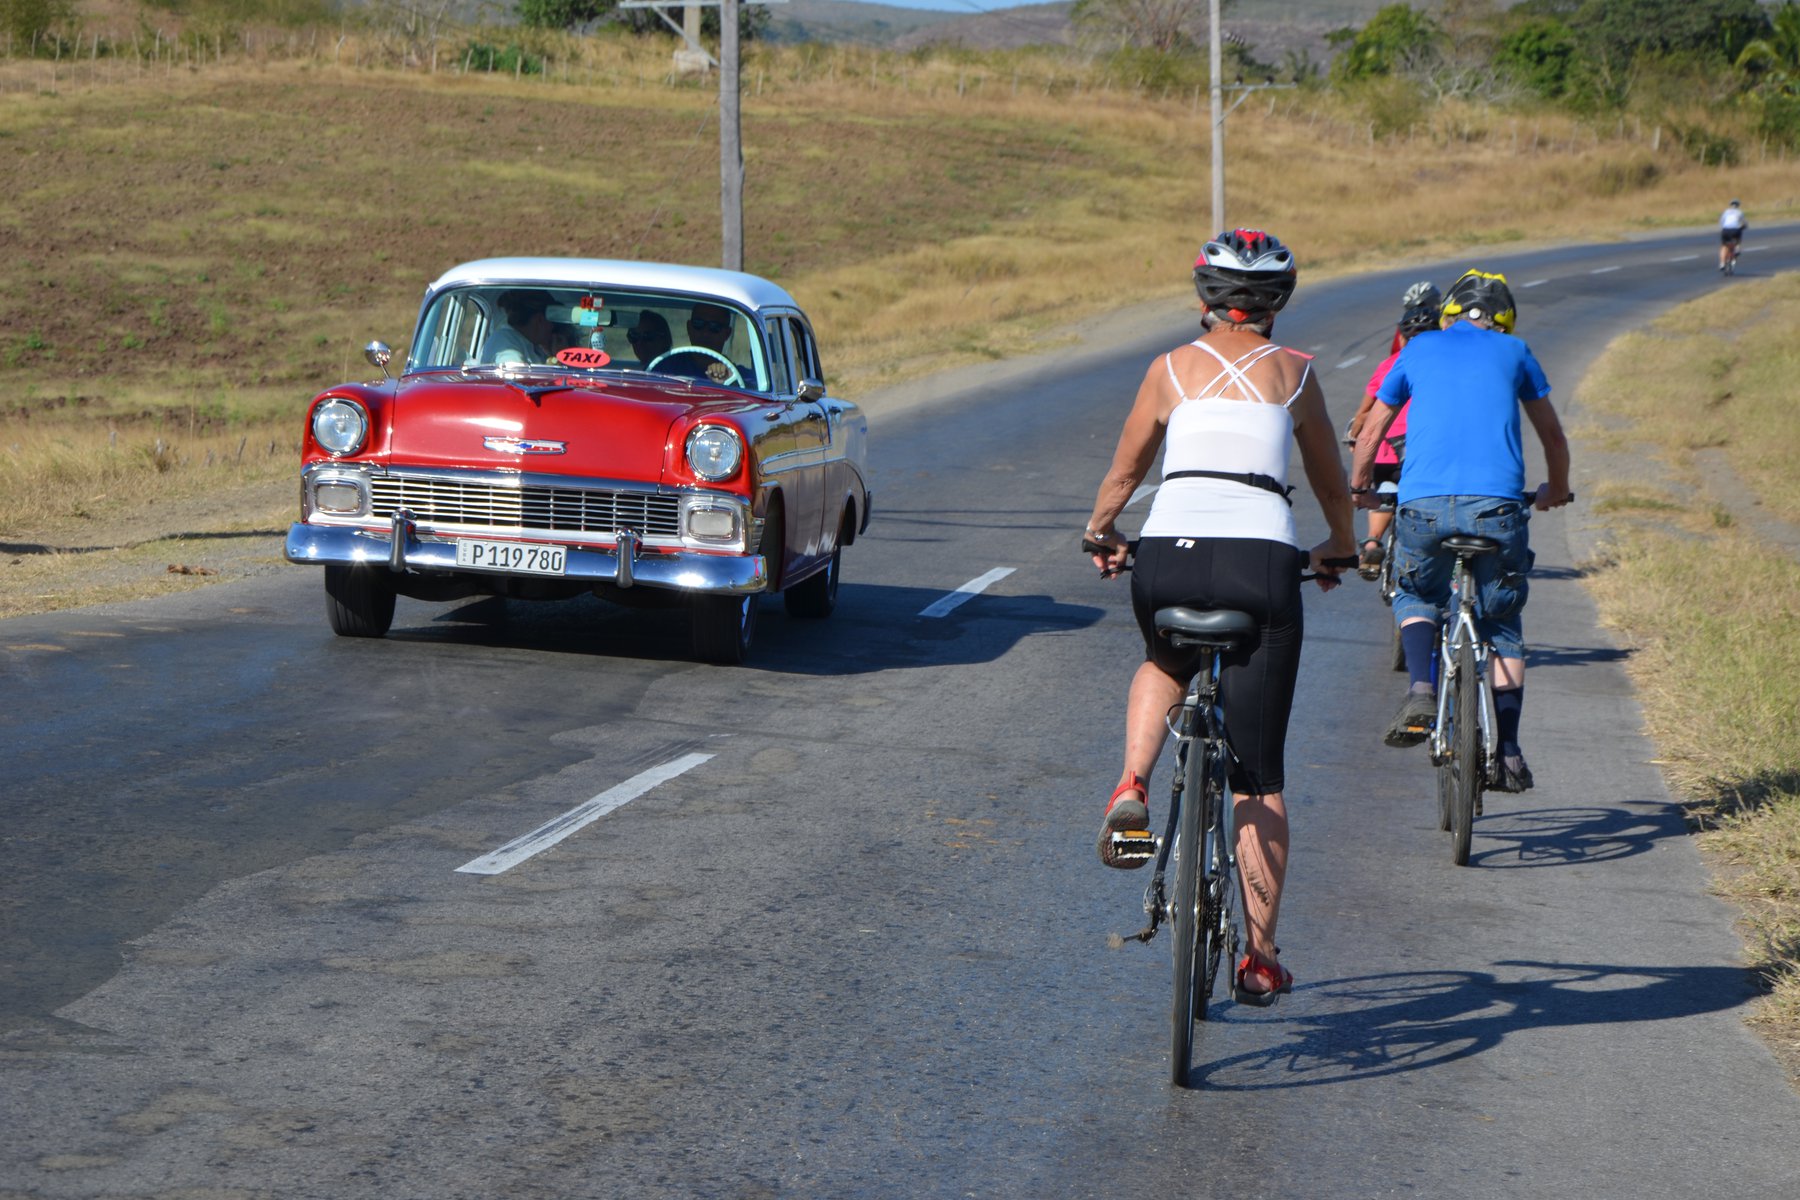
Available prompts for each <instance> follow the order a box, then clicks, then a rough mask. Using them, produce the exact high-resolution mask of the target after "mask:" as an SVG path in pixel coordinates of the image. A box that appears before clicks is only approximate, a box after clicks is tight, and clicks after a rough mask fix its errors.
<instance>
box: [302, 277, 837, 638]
mask: <svg viewBox="0 0 1800 1200" xmlns="http://www.w3.org/2000/svg"><path fill="white" fill-rule="evenodd" d="M365 354H366V356H367V357H368V359H369V361H370V362H371V363H372V364H374V365H375V366H378V367H380V368H381V369H382V374H383V378H382V379H381V380H379V381H376V382H371V383H347V384H341V385H339V386H337V387H333V388H329V389H327V390H326V391H324V392H323V393H321V394H320V395H319V396H318V397H317V398H315V399H314V400H313V402H312V405H311V407H310V409H309V411H308V413H307V419H306V435H305V446H304V450H303V453H302V469H301V488H300V497H301V498H300V520H299V521H298V522H296V523H295V524H294V525H293V526H292V527H291V528H290V529H289V530H288V537H287V558H288V560H289V561H290V562H296V563H311V564H318V565H322V566H323V567H324V568H325V597H326V612H327V615H328V616H329V617H330V620H331V627H332V629H333V630H335V631H336V632H337V633H339V634H341V635H343V636H346V637H382V636H384V635H385V634H386V633H387V632H388V629H389V627H390V626H391V624H392V622H393V619H394V604H395V597H396V596H406V597H410V598H412V599H415V600H426V601H447V600H456V599H461V598H463V597H467V596H472V595H495V596H507V597H517V598H520V599H544V600H554V599H562V598H567V597H572V596H576V595H581V594H585V593H589V592H592V593H594V594H596V595H599V596H603V597H606V598H608V599H612V600H618V601H620V602H623V603H630V604H640V605H641V604H644V603H646V602H648V603H658V602H660V603H674V604H681V605H685V606H686V607H687V608H688V610H689V612H690V613H691V619H692V628H693V648H694V652H695V654H696V655H697V656H698V657H700V658H702V659H706V660H709V661H714V662H724V663H736V662H741V661H742V660H743V658H744V656H745V654H746V653H747V652H748V650H749V648H750V644H751V638H752V635H753V634H754V631H755V627H756V608H757V597H758V596H760V595H761V594H762V593H764V592H780V593H781V594H782V597H783V599H784V601H785V602H786V607H787V611H788V612H789V613H790V614H792V615H794V616H797V617H824V616H828V615H829V614H830V613H831V610H832V609H833V607H834V606H835V605H836V602H837V593H838V572H839V560H840V557H841V555H842V552H843V548H844V547H845V546H846V545H848V544H850V543H851V542H853V541H855V540H856V537H857V535H858V534H860V533H862V532H863V531H864V530H865V529H866V528H867V527H868V522H869V487H868V472H867V468H866V451H867V442H868V421H867V419H866V418H865V417H864V415H863V413H862V411H861V410H860V409H859V408H857V407H856V406H855V405H854V404H851V403H849V402H847V401H844V400H839V399H835V398H833V397H832V396H830V395H829V394H828V393H827V392H826V389H825V384H824V382H823V381H824V371H823V369H822V368H821V367H820V365H819V353H818V347H817V344H816V342H815V341H814V338H813V331H812V327H811V325H810V324H809V323H808V321H807V319H806V315H805V314H804V313H803V312H801V311H800V307H799V306H798V305H797V304H795V303H794V301H793V298H792V297H790V296H789V295H788V294H787V293H786V292H785V291H783V290H782V289H781V288H779V287H776V286H775V285H774V284H772V283H770V282H769V281H768V280H766V279H761V278H758V277H757V276H754V275H746V274H742V273H740V272H735V271H720V270H710V269H706V268H701V267H686V266H672V265H668V264H662V263H638V262H613V261H605V260H598V259H568V258H499V259H486V260H483V261H480V262H472V263H467V264H464V265H463V266H460V267H457V268H455V269H454V270H452V271H449V272H448V273H446V274H445V275H444V276H443V277H442V278H440V279H438V280H437V281H436V282H435V283H433V284H432V285H431V286H430V287H429V288H427V289H426V292H425V300H424V304H423V305H422V307H421V309H420V313H419V323H418V328H417V330H416V331H415V333H414V335H413V340H412V346H411V350H410V352H409V353H408V356H407V359H406V365H405V369H404V370H403V371H402V373H401V374H400V376H399V378H397V379H396V378H393V377H392V376H391V375H390V374H389V372H388V364H389V362H390V361H391V358H392V355H391V352H390V351H389V350H388V348H387V347H386V346H384V345H382V344H381V343H379V342H375V343H371V344H370V346H369V347H368V349H367V350H366V351H365Z"/></svg>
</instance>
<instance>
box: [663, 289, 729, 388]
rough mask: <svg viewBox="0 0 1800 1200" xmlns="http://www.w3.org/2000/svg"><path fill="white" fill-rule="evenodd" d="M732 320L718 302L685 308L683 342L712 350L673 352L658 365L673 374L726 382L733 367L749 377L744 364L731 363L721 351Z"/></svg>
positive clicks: (727, 336) (726, 339) (727, 337)
mask: <svg viewBox="0 0 1800 1200" xmlns="http://www.w3.org/2000/svg"><path fill="white" fill-rule="evenodd" d="M732 322H733V314H732V311H731V310H730V309H728V308H725V307H724V306H722V305H718V304H707V303H704V302H702V303H699V304H695V305H694V307H693V308H692V309H691V310H689V312H688V319H687V343H686V345H687V346H688V347H690V348H692V347H698V348H699V349H701V350H710V351H712V353H711V354H696V353H693V352H691V350H690V352H689V353H686V354H681V353H677V354H676V355H675V356H674V357H673V358H671V359H669V360H668V361H667V362H665V363H663V365H662V367H661V368H660V369H661V370H664V371H668V372H669V373H670V374H673V375H695V376H699V377H701V378H704V379H710V380H713V381H715V382H718V383H726V382H729V381H730V380H731V377H732V373H733V371H734V370H735V371H736V373H737V374H738V375H739V376H740V377H742V378H746V379H747V378H749V371H748V370H747V368H744V367H740V366H738V365H737V364H735V363H732V362H731V360H730V358H729V357H728V356H727V355H726V353H725V343H726V342H728V341H730V340H731V328H732ZM677 350H680V347H677Z"/></svg>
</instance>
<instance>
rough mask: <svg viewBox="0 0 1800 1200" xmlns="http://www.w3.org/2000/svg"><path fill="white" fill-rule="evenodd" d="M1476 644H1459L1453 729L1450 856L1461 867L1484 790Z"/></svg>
mask: <svg viewBox="0 0 1800 1200" xmlns="http://www.w3.org/2000/svg"><path fill="white" fill-rule="evenodd" d="M1475 670H1476V668H1475V647H1474V646H1472V645H1470V644H1469V643H1468V642H1464V643H1463V644H1462V645H1460V646H1458V647H1457V648H1456V695H1455V698H1454V701H1453V707H1454V708H1455V714H1456V715H1455V716H1454V717H1452V718H1451V719H1452V721H1453V723H1454V724H1453V726H1452V728H1451V731H1450V773H1451V776H1452V781H1453V784H1454V793H1453V795H1452V796H1451V800H1450V859H1451V861H1452V862H1454V863H1455V864H1456V865H1457V866H1459V867H1465V866H1468V864H1469V839H1470V837H1471V836H1472V834H1473V832H1474V826H1475V800H1476V797H1477V796H1479V795H1480V794H1481V717H1480V716H1479V715H1478V714H1477V712H1476V709H1477V708H1478V707H1479V706H1480V704H1481V680H1480V679H1479V678H1478V677H1477V676H1476V674H1475Z"/></svg>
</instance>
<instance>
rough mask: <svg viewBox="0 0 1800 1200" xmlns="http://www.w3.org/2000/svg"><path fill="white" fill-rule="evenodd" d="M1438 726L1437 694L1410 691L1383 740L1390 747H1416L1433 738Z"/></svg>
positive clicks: (1401, 703)
mask: <svg viewBox="0 0 1800 1200" xmlns="http://www.w3.org/2000/svg"><path fill="white" fill-rule="evenodd" d="M1436 724H1437V693H1436V692H1424V691H1410V690H1409V691H1408V692H1407V693H1406V699H1404V700H1402V701H1401V702H1400V711H1399V712H1397V713H1395V714H1394V719H1393V721H1392V722H1391V723H1390V724H1389V725H1388V729H1387V736H1386V737H1384V738H1383V739H1382V740H1383V741H1385V742H1386V743H1387V744H1388V745H1390V746H1416V745H1418V744H1419V743H1420V742H1422V741H1424V740H1425V739H1426V738H1427V737H1430V736H1431V730H1432V727H1433V726H1434V725H1436Z"/></svg>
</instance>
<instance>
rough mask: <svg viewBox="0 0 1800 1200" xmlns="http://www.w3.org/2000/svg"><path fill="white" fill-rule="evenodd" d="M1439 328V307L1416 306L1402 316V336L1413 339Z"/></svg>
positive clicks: (1429, 305)
mask: <svg viewBox="0 0 1800 1200" xmlns="http://www.w3.org/2000/svg"><path fill="white" fill-rule="evenodd" d="M1437 327H1438V306H1437V305H1435V304H1415V305H1413V306H1412V307H1410V308H1408V309H1407V310H1406V311H1405V312H1403V313H1401V314H1400V336H1402V337H1412V336H1413V335H1414V334H1415V333H1424V332H1425V331H1426V330H1427V329H1436V328H1437Z"/></svg>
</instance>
